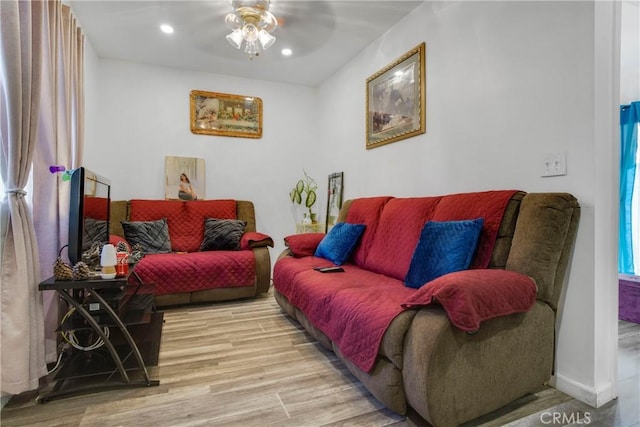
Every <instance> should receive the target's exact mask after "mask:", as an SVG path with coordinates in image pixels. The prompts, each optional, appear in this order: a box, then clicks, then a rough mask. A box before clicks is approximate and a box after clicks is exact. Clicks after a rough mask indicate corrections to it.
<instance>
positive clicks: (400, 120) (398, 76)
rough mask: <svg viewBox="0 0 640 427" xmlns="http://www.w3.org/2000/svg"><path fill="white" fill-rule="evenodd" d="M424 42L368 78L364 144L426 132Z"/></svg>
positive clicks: (394, 140) (373, 144)
mask: <svg viewBox="0 0 640 427" xmlns="http://www.w3.org/2000/svg"><path fill="white" fill-rule="evenodd" d="M424 57H425V43H424V42H423V43H421V44H419V45H418V46H416V47H415V48H413V49H411V50H410V51H409V52H407V53H405V54H404V55H402V56H401V57H400V58H398V59H397V60H396V61H394V62H393V63H391V64H389V65H387V66H386V67H384V68H383V69H382V70H380V71H378V72H377V73H375V74H373V75H372V76H370V77H369V78H368V79H367V141H366V148H367V149H369V148H374V147H379V146H381V145H385V144H389V143H391V142H396V141H400V140H402V139H405V138H410V137H412V136H415V135H419V134H422V133H425V131H426V125H425V118H426V108H425V96H426V95H425V58H424Z"/></svg>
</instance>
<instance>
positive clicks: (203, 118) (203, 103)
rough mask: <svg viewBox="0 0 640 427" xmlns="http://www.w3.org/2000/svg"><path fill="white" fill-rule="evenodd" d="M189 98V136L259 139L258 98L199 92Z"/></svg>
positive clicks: (260, 115)
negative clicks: (192, 134)
mask: <svg viewBox="0 0 640 427" xmlns="http://www.w3.org/2000/svg"><path fill="white" fill-rule="evenodd" d="M189 98H190V107H191V108H190V113H191V114H190V116H191V132H192V133H195V134H199V135H219V136H233V137H240V138H262V99H260V98H256V97H254V96H242V95H231V94H227V93H217V92H206V91H203V90H192V91H191V93H190V96H189Z"/></svg>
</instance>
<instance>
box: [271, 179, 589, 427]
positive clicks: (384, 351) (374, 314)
mask: <svg viewBox="0 0 640 427" xmlns="http://www.w3.org/2000/svg"><path fill="white" fill-rule="evenodd" d="M579 216H580V207H579V204H578V202H577V200H576V199H575V198H574V197H573V196H572V195H570V194H566V193H531V194H527V193H525V192H522V191H487V192H477V193H464V194H451V195H445V196H435V197H417V198H394V197H371V198H361V199H355V200H350V201H347V202H346V203H345V204H344V205H343V207H342V209H341V211H340V216H339V219H338V221H339V222H338V224H337V225H336V227H338V225H340V224H342V223H344V224H347V225H349V228H347V229H346V230H347V231H348V230H353V229H354V227H353V226H352V225H359V226H363V227H362V229H363V230H364V231H363V232H362V233H361V234H360V236H359V238H357V240H356V243H355V246H353V247H351V248H349V245H342V243H344V239H343V237H344V235H345V234H348V233H345V228H341V229H340V230H339V233H336V234H335V235H333V236H332V234H334V233H333V231H334V229H331V230H330V231H329V233H328V234H327V235H323V234H319V233H310V234H306V235H305V234H300V235H292V236H288V237H286V238H285V244H286V246H287V249H286V250H285V252H283V253H282V254H281V255H280V257H279V258H278V260H277V261H276V263H275V265H274V272H273V286H274V295H275V298H276V301H277V302H278V304H279V305H280V306H281V308H282V310H283V311H284V312H285V313H286V314H287V315H289V316H290V317H292V318H294V319H296V320H297V321H298V322H299V323H300V324H301V325H302V326H303V327H304V328H305V329H306V330H307V331H308V332H309V333H310V334H311V335H312V336H313V337H314V338H315V339H317V340H318V341H319V342H320V343H321V344H322V345H324V346H325V347H327V348H328V349H330V350H332V351H333V352H335V354H336V355H337V356H338V358H339V359H340V360H341V361H342V362H343V363H344V364H345V365H346V367H347V368H348V369H349V370H350V371H351V373H353V375H355V376H356V377H357V378H358V379H359V380H360V381H361V382H362V383H363V384H364V385H365V386H366V387H367V389H368V390H369V391H370V392H371V393H372V394H373V396H375V397H376V398H377V399H378V400H379V401H380V402H382V403H383V404H384V405H385V406H386V407H388V408H389V409H391V410H392V411H395V412H397V413H400V414H407V413H408V412H409V411H411V409H413V410H412V411H411V413H414V412H415V413H417V414H419V416H420V417H421V418H423V419H424V420H427V421H428V422H429V423H430V424H432V425H434V426H437V427H446V426H455V425H459V424H461V423H464V422H466V421H469V420H472V419H475V418H477V417H479V416H481V415H484V414H487V413H489V412H492V411H494V410H496V409H498V408H500V407H502V406H504V405H506V404H508V403H509V402H512V401H514V400H516V399H518V398H520V397H522V396H524V395H526V394H528V393H531V392H533V391H536V390H538V389H539V388H540V387H541V386H543V385H544V384H545V383H546V382H547V381H548V380H549V379H550V377H551V375H552V372H553V368H554V352H555V323H556V312H557V309H558V301H559V298H560V293H561V291H562V288H563V284H564V282H565V280H566V274H565V273H566V271H567V267H568V265H569V264H570V259H571V254H572V251H573V247H574V241H575V236H576V233H577V226H578V221H579ZM478 223H480V224H481V225H480V231H479V234H477V236H476V240H475V241H474V240H473V238H471V239H467V240H470V242H466V243H464V244H462V240H465V239H462V240H461V239H459V238H458V234H456V233H458V232H459V231H460V228H459V227H462V229H463V230H467V229H472V228H474V227H475V229H476V230H477V229H478V226H477V225H478ZM468 225H469V227H467V226H468ZM345 227H346V226H345ZM434 227H435V228H434ZM464 232H465V233H466V231H464ZM341 239H342V240H341ZM347 240H348V239H347ZM327 242H329V243H327ZM336 242H338V244H337V245H335V243H336ZM463 246H464V247H466V249H464V248H463V249H462V250H461V247H463ZM320 247H324V249H323V250H322V251H321V250H320ZM336 247H337V250H336V251H337V252H338V253H339V254H338V256H337V259H334V258H332V255H335V254H333V253H332V251H333V250H334V249H336ZM469 247H470V248H471V250H470V251H469ZM345 248H346V250H345ZM341 251H342V252H341ZM340 252H341V253H340ZM345 253H346V254H347V255H346V259H345V258H343V259H340V256H345ZM465 253H466V255H465ZM460 254H463V255H464V256H459V255H460ZM469 254H471V258H468V256H469ZM316 255H322V256H316ZM327 258H329V259H333V261H329V260H328V259H327ZM450 258H451V259H458V260H463V262H462V264H464V265H462V266H461V265H449V261H450ZM336 262H337V263H339V264H341V267H342V269H343V270H344V271H343V272H334V273H331V274H326V273H321V272H319V271H316V269H317V268H319V267H324V266H332V265H335V264H336ZM425 263H426V264H428V265H426V266H425ZM443 265H444V266H445V267H447V268H450V271H449V272H447V271H440V270H441V267H442V266H443ZM425 272H426V273H425ZM421 274H426V276H422V277H423V278H424V280H425V281H424V282H421V280H423V279H421ZM425 277H426V278H425Z"/></svg>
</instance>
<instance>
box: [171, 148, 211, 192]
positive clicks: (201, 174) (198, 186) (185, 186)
mask: <svg viewBox="0 0 640 427" xmlns="http://www.w3.org/2000/svg"><path fill="white" fill-rule="evenodd" d="M164 171H165V172H164V174H165V178H164V198H165V199H167V200H176V199H178V200H187V201H188V200H203V199H205V166H204V159H201V158H198V157H174V156H166V157H165V160H164Z"/></svg>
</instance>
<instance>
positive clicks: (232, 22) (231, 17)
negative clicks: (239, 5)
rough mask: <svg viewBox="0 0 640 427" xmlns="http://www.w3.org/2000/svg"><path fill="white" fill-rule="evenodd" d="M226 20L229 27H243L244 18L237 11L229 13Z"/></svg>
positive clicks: (233, 28)
mask: <svg viewBox="0 0 640 427" xmlns="http://www.w3.org/2000/svg"><path fill="white" fill-rule="evenodd" d="M224 22H225V23H226V24H227V27H229V28H231V29H232V30H235V29H237V28H241V27H242V24H243V22H242V19H240V18H239V17H238V16H237V15H236V14H235V13H229V14H228V15H227V16H226V17H225V18H224Z"/></svg>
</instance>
